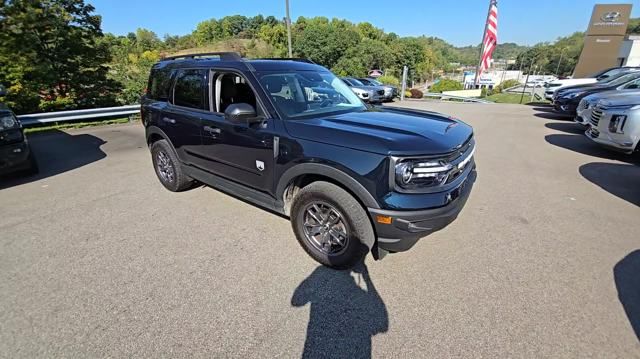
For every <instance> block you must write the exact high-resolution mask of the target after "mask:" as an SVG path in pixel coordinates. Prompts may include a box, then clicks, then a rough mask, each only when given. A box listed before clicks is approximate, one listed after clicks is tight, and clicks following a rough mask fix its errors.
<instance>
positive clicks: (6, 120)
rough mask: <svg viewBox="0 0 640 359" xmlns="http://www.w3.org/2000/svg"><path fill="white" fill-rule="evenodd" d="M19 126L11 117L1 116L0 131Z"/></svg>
mask: <svg viewBox="0 0 640 359" xmlns="http://www.w3.org/2000/svg"><path fill="white" fill-rule="evenodd" d="M17 126H18V122H17V121H16V120H15V119H14V118H13V116H11V115H0V130H8V129H10V128H14V127H17Z"/></svg>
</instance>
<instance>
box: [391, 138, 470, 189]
mask: <svg viewBox="0 0 640 359" xmlns="http://www.w3.org/2000/svg"><path fill="white" fill-rule="evenodd" d="M471 146H473V144H471ZM474 153H475V147H473V148H472V149H470V150H467V151H465V153H464V155H461V156H460V157H457V158H455V159H452V160H451V161H452V162H449V161H448V160H447V159H444V158H441V159H438V158H434V159H401V158H400V159H396V162H395V182H396V185H397V186H399V187H400V188H402V189H405V190H415V189H420V188H433V187H438V186H443V185H445V184H447V183H450V182H451V181H453V180H455V178H456V177H457V176H459V175H460V174H461V173H462V172H463V171H464V170H465V169H466V167H467V165H468V164H469V163H471V162H472V160H473V154H474ZM449 158H450V157H449Z"/></svg>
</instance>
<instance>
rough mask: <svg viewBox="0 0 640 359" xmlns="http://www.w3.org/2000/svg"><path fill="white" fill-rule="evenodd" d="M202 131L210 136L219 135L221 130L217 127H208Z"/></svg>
mask: <svg viewBox="0 0 640 359" xmlns="http://www.w3.org/2000/svg"><path fill="white" fill-rule="evenodd" d="M204 130H205V131H207V132H209V133H211V134H214V133H215V134H217V135H219V134H220V133H221V132H222V130H221V129H219V128H217V127H210V126H204Z"/></svg>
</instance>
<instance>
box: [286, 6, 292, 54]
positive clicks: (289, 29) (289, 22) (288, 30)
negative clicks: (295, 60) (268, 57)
mask: <svg viewBox="0 0 640 359" xmlns="http://www.w3.org/2000/svg"><path fill="white" fill-rule="evenodd" d="M286 3H287V40H288V43H289V57H293V52H292V51H291V16H289V0H286Z"/></svg>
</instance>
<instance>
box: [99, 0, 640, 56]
mask: <svg viewBox="0 0 640 359" xmlns="http://www.w3.org/2000/svg"><path fill="white" fill-rule="evenodd" d="M87 2H88V3H91V4H93V5H94V6H95V7H96V12H97V13H98V14H99V15H102V21H103V23H102V28H103V31H105V32H112V33H114V34H119V35H121V34H126V33H128V32H131V31H135V30H136V28H138V27H144V28H147V29H150V30H152V31H154V32H156V33H157V34H158V35H159V36H163V35H164V34H172V35H184V34H187V33H190V32H191V31H192V30H193V29H194V28H195V26H196V24H197V23H198V22H200V21H203V20H206V19H210V18H220V17H223V16H226V15H235V14H240V15H245V16H254V15H257V14H263V15H265V16H268V15H273V16H275V17H277V18H282V17H284V15H285V6H284V4H285V0H208V1H205V0H200V1H198V0H180V1H167V0H126V1H125V0H87ZM596 3H633V4H634V5H635V6H634V9H633V11H632V17H640V2H637V1H631V2H630V1H628V0H622V1H621V0H617V1H616V0H609V1H608V0H598V1H590V0H535V1H530V0H499V1H498V9H499V29H498V38H499V42H501V43H503V42H516V43H519V44H523V45H532V44H535V43H537V42H541V41H553V40H555V39H556V38H557V37H559V36H564V35H568V34H571V33H573V32H575V31H584V30H585V29H586V27H587V23H588V21H589V16H590V15H591V11H592V10H593V5H594V4H596ZM290 4H291V5H290V6H291V17H292V19H294V20H295V19H296V18H297V17H298V16H305V17H313V16H326V17H328V18H333V17H337V18H343V19H347V20H350V21H352V22H362V21H368V22H370V23H372V24H373V25H375V26H377V27H380V28H383V29H384V30H385V31H387V32H395V33H397V34H398V35H401V36H410V35H423V34H424V35H427V36H437V37H440V38H442V39H444V40H446V41H448V42H450V43H452V44H454V45H456V46H462V45H469V44H478V43H480V42H481V40H482V30H483V27H484V21H485V17H486V13H487V7H488V0H448V1H433V0H401V1H397V0H396V1H393V0H391V1H390V0H385V1H382V0H368V1H360V0H290Z"/></svg>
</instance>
